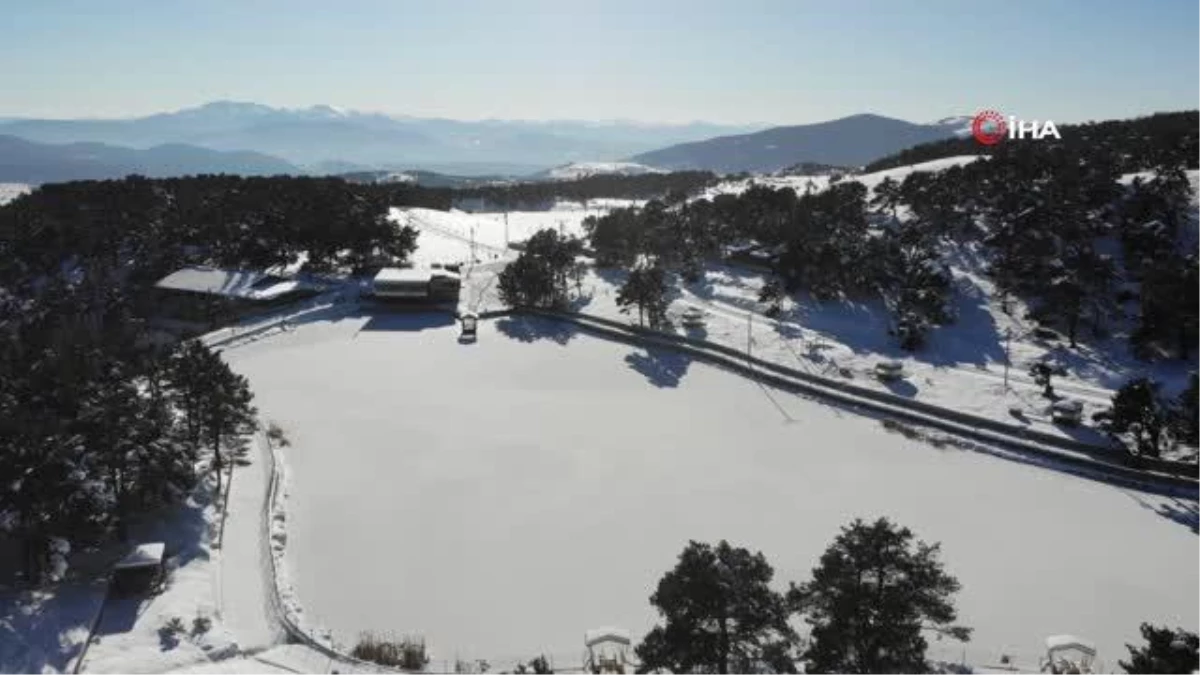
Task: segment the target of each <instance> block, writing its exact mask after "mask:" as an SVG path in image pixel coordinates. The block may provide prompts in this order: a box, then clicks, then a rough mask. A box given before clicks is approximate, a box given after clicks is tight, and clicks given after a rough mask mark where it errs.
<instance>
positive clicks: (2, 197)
mask: <svg viewBox="0 0 1200 675" xmlns="http://www.w3.org/2000/svg"><path fill="white" fill-rule="evenodd" d="M32 190H33V186H32V185H26V184H25V183H0V206H2V205H4V204H7V203H9V202H11V201H12V200H14V199H16V198H17V197H20V196H21V195H23V194H25V193H26V192H30V191H32Z"/></svg>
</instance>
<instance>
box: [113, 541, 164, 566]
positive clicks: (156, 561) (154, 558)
mask: <svg viewBox="0 0 1200 675" xmlns="http://www.w3.org/2000/svg"><path fill="white" fill-rule="evenodd" d="M166 548H167V545H166V544H164V543H162V542H161V541H159V542H154V543H149V544H138V545H137V546H135V547H134V549H133V550H132V551H130V552H129V555H127V556H125V558H123V559H122V560H121V561H120V562H118V563H117V564H116V568H115V569H119V570H123V569H131V568H135V567H153V566H155V565H161V564H162V561H163V552H164V551H165V550H166Z"/></svg>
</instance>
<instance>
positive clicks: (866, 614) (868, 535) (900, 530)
mask: <svg viewBox="0 0 1200 675" xmlns="http://www.w3.org/2000/svg"><path fill="white" fill-rule="evenodd" d="M939 553H940V544H933V545H928V544H926V543H924V542H922V541H919V540H915V539H914V536H913V533H912V532H911V531H910V530H909V529H908V528H906V527H899V526H896V525H894V524H892V523H891V522H889V521H888V520H887V519H886V518H880V519H879V520H877V521H875V522H874V523H865V522H863V521H861V520H855V521H854V522H852V523H851V524H850V525H849V526H847V527H844V528H842V532H841V534H839V535H838V537H837V539H835V540H834V542H833V544H832V545H831V546H830V547H829V548H828V549H827V550H826V551H825V553H824V555H822V556H821V563H820V565H819V566H818V567H817V568H816V569H814V570H813V579H812V581H809V582H806V583H803V584H800V585H798V586H797V585H793V586H792V588H791V590H790V591H789V592H788V600H789V602H791V604H792V606H793V607H794V609H795V610H796V611H797V612H799V613H800V614H801V615H803V616H804V619H805V621H806V622H807V623H808V624H809V626H810V627H811V644H810V646H809V648H808V650H807V651H806V652H805V653H804V655H803V658H804V660H805V666H806V667H805V672H809V673H827V672H846V673H921V672H928V671H929V664H928V663H927V662H926V661H925V649H926V647H927V646H928V643H927V642H926V640H925V638H924V636H923V635H922V633H923V632H924V631H933V632H935V633H937V634H938V635H948V636H950V637H952V638H954V639H957V640H962V641H966V640H969V639H970V634H971V629H969V628H966V627H963V626H957V625H954V621H955V619H956V618H957V613H956V611H955V609H954V603H953V595H954V594H955V593H957V592H958V590H959V589H960V587H961V585H960V584H959V582H958V580H957V579H955V578H954V577H953V576H951V575H949V574H948V573H946V571H945V569H944V568H943V566H942V563H941V561H940V560H939V559H938V554H939Z"/></svg>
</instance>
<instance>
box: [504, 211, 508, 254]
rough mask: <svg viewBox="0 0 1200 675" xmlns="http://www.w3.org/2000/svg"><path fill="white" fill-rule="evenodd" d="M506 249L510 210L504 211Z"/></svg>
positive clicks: (505, 248)
mask: <svg viewBox="0 0 1200 675" xmlns="http://www.w3.org/2000/svg"><path fill="white" fill-rule="evenodd" d="M504 250H506V251H507V250H508V211H505V212H504Z"/></svg>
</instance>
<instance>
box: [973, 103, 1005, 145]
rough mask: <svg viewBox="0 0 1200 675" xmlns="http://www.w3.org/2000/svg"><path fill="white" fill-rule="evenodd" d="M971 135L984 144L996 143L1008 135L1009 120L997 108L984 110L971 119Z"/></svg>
mask: <svg viewBox="0 0 1200 675" xmlns="http://www.w3.org/2000/svg"><path fill="white" fill-rule="evenodd" d="M971 135H972V136H974V137H975V140H977V141H979V142H980V143H981V144H983V145H995V144H997V143H999V142H1000V141H1001V140H1003V139H1004V137H1005V136H1007V135H1008V122H1006V121H1005V120H1004V116H1003V115H1001V114H1000V113H998V112H996V111H995V110H984V111H983V112H981V113H979V114H978V115H976V116H975V119H973V120H971Z"/></svg>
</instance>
